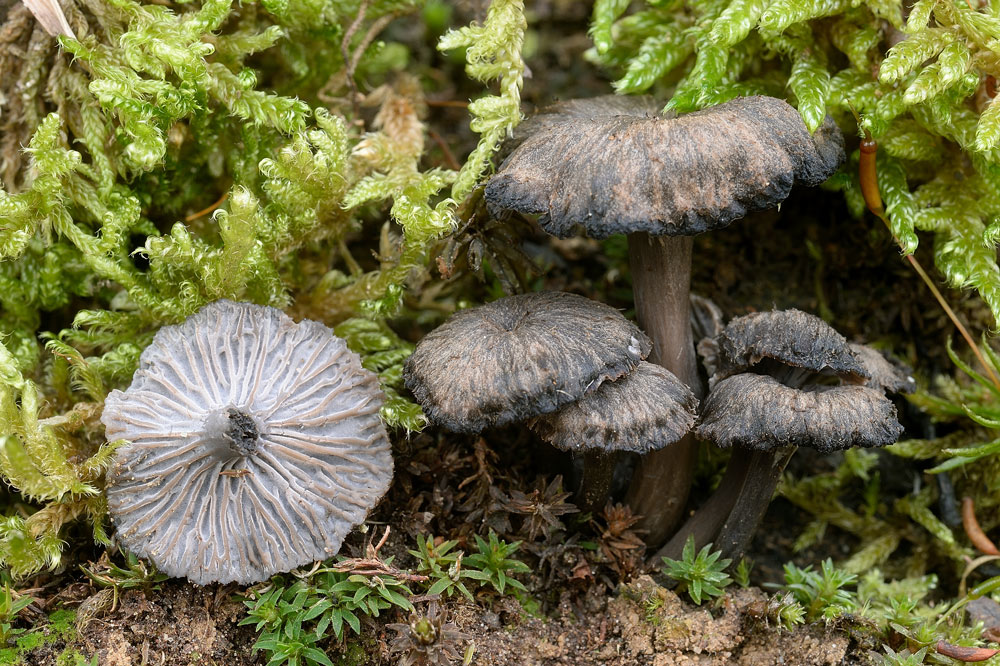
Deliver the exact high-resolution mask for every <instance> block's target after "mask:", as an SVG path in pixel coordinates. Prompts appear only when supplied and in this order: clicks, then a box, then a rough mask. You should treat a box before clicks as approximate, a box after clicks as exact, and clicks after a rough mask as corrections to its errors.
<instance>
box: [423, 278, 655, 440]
mask: <svg viewBox="0 0 1000 666" xmlns="http://www.w3.org/2000/svg"><path fill="white" fill-rule="evenodd" d="M650 349H651V344H650V341H649V338H647V337H646V335H645V333H643V332H642V331H640V330H639V328H638V327H637V326H636V325H635V324H633V323H631V322H629V321H628V320H627V319H625V317H623V316H622V314H621V313H620V312H618V311H617V310H615V309H614V308H612V307H610V306H608V305H605V304H603V303H598V302H596V301H592V300H590V299H588V298H584V297H583V296H577V295H575V294H567V293H563V292H551V291H550V292H539V293H529V294H520V295H517V296H508V297H507V298H501V299H498V300H496V301H493V302H492V303H488V304H486V305H483V306H481V307H477V308H471V309H469V310H463V311H461V312H457V313H456V314H454V315H452V317H451V318H449V319H448V321H446V322H445V323H444V324H442V325H441V326H439V327H438V328H436V329H434V330H433V331H431V332H430V333H428V334H427V335H426V336H424V338H423V339H422V340H421V341H420V342H419V343H418V344H417V346H416V349H414V351H413V354H412V355H411V356H410V358H409V359H407V362H406V365H405V366H404V369H403V379H404V382H405V384H406V387H407V388H408V389H410V391H412V392H413V394H414V396H416V398H417V401H418V402H419V403H420V404H421V406H422V407H423V408H424V412H425V413H426V414H427V416H428V418H429V419H430V420H431V421H433V422H434V423H436V424H438V425H441V426H444V427H445V428H448V429H449V430H453V431H456V432H479V431H481V430H483V429H485V428H487V427H491V426H500V425H505V424H507V423H513V422H517V421H525V420H527V419H529V418H531V417H534V416H538V415H539V414H546V413H548V412H552V411H555V410H557V409H559V408H560V407H562V406H563V405H565V404H567V403H570V402H573V401H575V400H578V399H579V398H580V397H581V396H583V395H584V394H585V393H587V392H588V391H592V390H594V389H596V388H597V387H598V386H599V385H600V384H601V382H604V381H607V380H615V379H618V378H619V377H621V376H622V375H625V374H627V373H629V372H631V371H632V370H633V369H634V368H635V367H636V366H637V365H638V364H639V361H641V360H642V359H644V358H645V357H646V356H647V355H648V354H649V351H650Z"/></svg>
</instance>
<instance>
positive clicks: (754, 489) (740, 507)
mask: <svg viewBox="0 0 1000 666" xmlns="http://www.w3.org/2000/svg"><path fill="white" fill-rule="evenodd" d="M796 448H797V447H795V446H785V447H782V448H780V449H774V450H773V451H752V452H745V451H742V450H739V449H738V451H740V454H739V455H741V456H743V455H749V456H750V461H749V465H748V466H747V474H746V478H745V479H744V480H743V484H742V486H741V487H740V492H739V495H738V496H737V497H736V502H734V503H733V510H732V511H731V512H730V513H729V517H728V518H727V519H726V522H725V523H723V525H722V527H721V528H720V529H719V536H718V538H717V539H716V540H715V550H721V551H722V557H728V558H732V560H733V562H736V561H738V560H739V559H740V558H741V557H742V556H743V554H744V552H745V551H746V549H747V546H749V545H750V540H751V539H753V535H754V532H756V531H757V526H758V525H760V521H761V520H762V519H763V518H764V514H765V513H767V507H768V505H770V503H771V498H772V497H774V491H775V489H777V487H778V481H780V480H781V473H782V472H783V471H784V470H785V465H787V464H788V461H789V460H791V458H792V454H794V453H795V450H796ZM736 453H737V452H736V451H734V452H733V454H734V455H736Z"/></svg>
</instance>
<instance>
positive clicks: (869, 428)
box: [654, 310, 902, 561]
mask: <svg viewBox="0 0 1000 666" xmlns="http://www.w3.org/2000/svg"><path fill="white" fill-rule="evenodd" d="M716 341H717V343H718V369H717V370H716V372H715V374H714V375H713V376H712V379H711V380H710V385H711V387H712V388H711V391H710V393H709V395H708V397H707V398H706V399H705V401H704V403H703V404H702V412H701V417H700V419H699V422H698V425H697V426H696V427H695V433H696V434H697V436H698V437H699V438H702V439H704V440H706V441H709V442H712V443H714V444H716V445H717V446H719V447H721V448H733V454H732V457H731V458H730V461H729V466H728V467H727V469H726V473H725V475H724V477H723V479H722V481H721V483H720V485H719V488H718V490H717V491H716V492H715V493H714V494H713V495H712V497H711V498H710V499H709V500H708V502H706V503H705V505H704V506H703V507H701V508H700V509H699V510H698V511H697V512H696V513H695V515H694V516H693V517H692V518H691V519H690V520H689V521H688V522H687V523H686V524H685V525H684V527H682V528H681V530H680V531H679V532H678V533H677V534H676V535H674V537H673V538H671V540H670V541H669V542H668V543H667V544H666V546H664V547H663V548H662V549H661V550H660V552H658V553H657V554H656V556H654V560H657V561H658V558H659V557H661V556H667V557H674V556H676V554H677V553H679V552H680V549H681V548H683V545H684V543H685V541H686V540H687V537H688V536H689V535H694V538H695V542H696V543H706V542H708V541H712V542H713V543H714V544H715V547H716V548H718V549H720V550H722V552H723V556H724V557H734V558H735V557H738V556H739V555H740V554H742V552H743V550H744V549H745V548H746V546H747V544H748V543H749V540H750V538H751V537H752V535H753V532H754V530H756V528H757V525H758V524H759V522H760V520H761V518H763V515H764V512H765V511H766V509H767V506H768V504H769V503H770V501H771V498H772V496H773V495H774V491H775V488H776V487H777V484H778V481H779V479H780V477H781V472H782V471H783V470H784V467H785V465H786V463H787V462H788V460H789V459H790V458H791V456H792V454H793V453H794V452H795V449H796V448H797V447H799V446H807V447H810V448H813V449H816V450H817V451H820V452H822V453H829V452H831V451H839V450H844V449H847V448H851V447H876V446H885V445H887V444H891V443H892V442H895V441H896V439H897V438H898V437H899V434H900V432H901V431H902V426H900V425H899V422H898V421H897V419H896V408H895V406H894V405H893V404H892V402H891V401H890V400H889V399H888V398H886V397H885V395H884V393H883V392H882V390H881V389H879V388H872V387H870V386H866V385H864V384H865V383H866V382H868V381H870V379H871V376H870V373H869V371H868V370H867V369H866V368H865V366H864V364H863V363H862V362H861V360H860V359H859V358H858V357H857V356H856V355H855V353H854V352H853V351H852V348H851V346H850V345H849V344H848V343H847V340H845V339H844V338H843V336H841V335H840V334H839V333H837V332H836V331H835V330H834V329H833V328H831V327H830V326H829V325H828V324H826V323H825V322H824V321H823V320H822V319H820V318H819V317H816V316H814V315H810V314H807V313H805V312H801V311H799V310H780V311H773V312H760V313H753V314H750V315H746V316H744V317H738V318H736V319H734V320H733V321H731V322H730V323H729V325H728V326H726V328H725V329H724V330H723V331H722V333H721V334H719V336H718V338H717V339H716ZM876 353H877V352H876ZM716 532H717V533H718V537H716V536H715V535H716Z"/></svg>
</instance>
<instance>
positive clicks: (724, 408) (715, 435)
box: [695, 373, 903, 453]
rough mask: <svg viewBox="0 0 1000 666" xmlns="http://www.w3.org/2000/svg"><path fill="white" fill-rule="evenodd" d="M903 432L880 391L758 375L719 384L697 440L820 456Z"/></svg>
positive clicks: (704, 412) (707, 400) (872, 443)
mask: <svg viewBox="0 0 1000 666" xmlns="http://www.w3.org/2000/svg"><path fill="white" fill-rule="evenodd" d="M902 431H903V428H902V426H901V425H900V424H899V421H898V420H897V419H896V407H895V406H894V405H893V404H892V401H890V400H889V399H888V398H886V397H885V395H884V394H883V393H882V391H880V390H877V389H872V388H869V387H867V386H858V385H854V384H850V385H841V386H814V387H810V388H809V389H806V390H803V389H796V388H792V387H789V386H785V385H784V384H782V383H780V382H779V381H778V380H776V379H775V378H773V377H770V376H767V375H758V374H754V373H744V374H740V375H733V376H732V377H728V378H726V379H723V380H722V381H720V382H719V383H718V384H717V385H716V386H715V388H713V389H712V391H711V393H709V395H708V397H707V398H705V401H704V402H703V403H702V414H701V420H700V421H699V423H698V425H697V426H696V427H695V433H696V434H697V436H698V437H699V438H701V439H704V440H707V441H710V442H713V443H715V444H716V445H717V446H720V447H722V448H728V447H731V446H742V447H746V448H750V449H756V450H760V451H770V450H772V449H775V448H779V447H782V446H787V445H796V446H808V447H810V448H813V449H816V450H817V451H820V452H822V453H829V452H831V451H840V450H843V449H848V448H851V447H856V446H858V447H874V446H886V445H888V444H892V443H893V442H895V441H896V439H897V438H898V437H899V435H900V433H901V432H902Z"/></svg>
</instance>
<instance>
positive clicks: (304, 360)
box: [101, 301, 392, 584]
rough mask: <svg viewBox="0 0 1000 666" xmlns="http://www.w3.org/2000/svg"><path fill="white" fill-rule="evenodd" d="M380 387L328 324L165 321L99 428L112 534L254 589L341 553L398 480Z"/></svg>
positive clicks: (208, 577) (176, 568)
mask: <svg viewBox="0 0 1000 666" xmlns="http://www.w3.org/2000/svg"><path fill="white" fill-rule="evenodd" d="M382 402H383V395H382V392H381V390H380V389H379V385H378V378H377V377H376V375H375V374H374V373H372V372H369V371H368V370H365V369H364V368H362V367H361V362H360V359H359V358H358V356H357V355H356V354H354V353H352V352H351V351H350V350H348V349H347V346H346V344H345V343H344V341H343V340H341V339H340V338H337V337H335V336H334V335H333V333H332V332H331V331H330V329H328V328H327V327H326V326H323V325H322V324H319V323H317V322H314V321H303V322H301V323H298V324H296V323H295V322H294V321H292V320H291V318H289V317H288V316H286V315H285V314H284V313H282V312H281V311H280V310H277V309H275V308H270V307H261V306H257V305H252V304H249V303H234V302H231V301H217V302H215V303H211V304H209V305H207V306H205V307H204V308H202V309H201V310H200V311H199V312H198V313H196V314H195V315H193V316H191V317H189V318H188V319H187V320H186V321H184V322H183V323H181V324H179V325H177V326H166V327H164V328H162V329H160V331H159V332H158V333H157V334H156V336H155V337H154V339H153V342H152V344H150V345H149V347H147V348H146V350H145V351H144V352H143V353H142V357H141V359H140V365H139V370H138V371H137V372H136V373H135V376H134V378H133V380H132V385H131V386H130V387H129V388H128V389H127V390H126V391H117V390H116V391H112V392H111V394H110V395H109V396H108V398H107V400H106V402H105V406H104V413H103V414H102V416H101V420H102V421H103V422H104V425H105V426H106V429H107V437H108V439H109V440H116V439H126V440H128V441H129V443H128V444H126V445H124V446H123V447H122V448H120V449H119V450H118V451H117V452H116V454H115V458H114V462H113V464H112V467H111V470H110V471H109V473H108V489H107V495H108V508H109V509H110V513H111V518H112V520H113V522H114V523H115V525H116V527H117V537H118V539H119V540H120V541H121V543H122V544H123V545H124V546H125V547H126V548H128V549H129V550H130V551H132V552H133V553H135V554H137V555H140V556H142V557H146V558H149V559H150V560H152V561H153V562H154V563H155V564H156V565H157V567H159V568H160V569H161V570H163V571H165V572H166V573H168V574H170V575H172V576H186V577H188V578H189V579H190V580H192V581H193V582H195V583H199V584H204V583H209V582H220V583H228V582H237V583H242V584H247V583H255V582H259V581H262V580H265V579H267V578H269V577H270V576H271V575H273V574H275V573H277V572H281V571H288V570H290V569H293V568H295V567H298V566H302V565H305V564H308V563H310V562H313V561H315V560H321V559H326V558H328V557H331V556H332V555H335V554H336V553H337V552H338V550H339V549H340V546H341V543H342V541H343V539H344V537H345V536H346V535H347V534H348V532H350V530H351V529H352V528H353V527H354V526H355V525H357V524H359V523H360V522H362V521H363V520H364V519H365V517H366V516H367V514H368V511H369V510H370V509H371V508H372V507H373V506H374V505H375V503H376V502H377V501H378V499H379V498H380V497H381V496H382V495H383V494H384V493H385V492H386V490H387V489H388V487H389V483H390V481H391V479H392V455H391V451H390V446H389V440H388V437H387V436H386V432H385V428H384V426H383V425H382V421H381V419H380V417H379V409H380V407H381V405H382Z"/></svg>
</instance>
